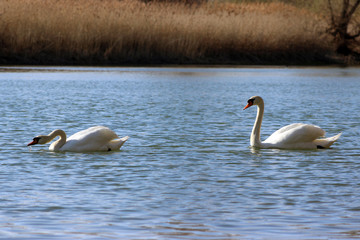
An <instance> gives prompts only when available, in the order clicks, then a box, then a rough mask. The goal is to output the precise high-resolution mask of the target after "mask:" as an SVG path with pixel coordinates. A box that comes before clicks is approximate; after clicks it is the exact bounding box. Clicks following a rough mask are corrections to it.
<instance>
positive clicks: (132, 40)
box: [0, 0, 333, 65]
mask: <svg viewBox="0 0 360 240" xmlns="http://www.w3.org/2000/svg"><path fill="white" fill-rule="evenodd" d="M325 28H326V24H325V22H324V21H323V20H322V19H321V18H320V17H317V16H316V15H315V14H313V13H310V12H308V11H306V10H304V9H299V8H296V7H294V6H292V5H287V4H284V3H257V4H254V3H240V4H236V3H206V4H201V5H192V6H189V5H183V4H174V3H172V4H170V3H154V2H153V3H144V2H140V1H136V0H123V1H117V0H102V1H100V0H61V1H58V0H47V1H43V0H17V1H11V0H3V1H0V64H50V65H52V64H56V65H57V64H73V65H95V64H96V65H116V64H322V63H327V62H328V61H329V59H328V56H329V54H331V53H332V52H333V46H332V44H331V41H330V39H328V38H327V37H326V35H325V34H324V32H325Z"/></svg>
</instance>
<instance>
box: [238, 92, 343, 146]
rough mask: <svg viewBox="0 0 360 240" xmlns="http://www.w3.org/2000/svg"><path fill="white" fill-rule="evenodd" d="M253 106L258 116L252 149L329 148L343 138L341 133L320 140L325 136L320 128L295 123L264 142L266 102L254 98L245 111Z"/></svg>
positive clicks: (253, 130) (281, 129)
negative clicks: (262, 136)
mask: <svg viewBox="0 0 360 240" xmlns="http://www.w3.org/2000/svg"><path fill="white" fill-rule="evenodd" d="M253 105H256V106H257V116H256V120H255V123H254V127H253V129H252V132H251V136H250V145H251V146H252V147H257V148H279V149H317V148H329V147H330V146H331V145H332V144H333V143H334V142H335V141H336V140H338V139H339V137H340V136H341V133H339V134H337V135H335V136H333V137H329V138H322V139H319V138H320V137H323V136H325V131H324V130H323V129H321V128H320V127H318V126H315V125H310V124H304V123H293V124H290V125H287V126H285V127H282V128H280V129H279V130H277V131H276V132H274V133H273V134H271V135H270V137H268V138H267V139H266V140H265V141H263V142H262V141H261V140H260V129H261V123H262V119H263V115H264V101H263V99H262V98H261V97H259V96H253V97H251V98H250V99H249V100H248V102H247V105H246V106H245V107H244V109H243V110H245V109H247V108H249V107H251V106H253Z"/></svg>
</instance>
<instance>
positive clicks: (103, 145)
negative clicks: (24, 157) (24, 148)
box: [28, 126, 129, 152]
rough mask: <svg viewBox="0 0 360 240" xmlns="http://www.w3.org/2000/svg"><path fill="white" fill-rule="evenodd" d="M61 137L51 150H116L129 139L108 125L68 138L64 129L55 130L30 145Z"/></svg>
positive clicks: (89, 129) (51, 146) (36, 138)
mask: <svg viewBox="0 0 360 240" xmlns="http://www.w3.org/2000/svg"><path fill="white" fill-rule="evenodd" d="M57 136H59V137H60V138H59V139H58V140H57V141H55V142H53V143H52V144H51V145H50V147H49V150H50V151H70V152H95V151H116V150H119V149H120V147H121V146H122V145H123V144H124V143H125V142H126V140H128V138H129V137H128V136H126V137H123V138H120V139H119V137H118V135H117V134H116V133H115V132H113V131H112V130H110V129H109V128H107V127H103V126H95V127H91V128H88V129H85V130H82V131H80V132H77V133H75V134H74V135H72V136H70V137H69V138H68V139H66V134H65V132H64V131H63V130H60V129H58V130H54V131H52V132H51V133H50V134H49V135H39V136H36V137H35V138H34V139H33V141H32V142H31V143H29V144H28V146H31V145H35V144H46V143H48V142H50V141H51V140H53V139H54V138H55V137H57Z"/></svg>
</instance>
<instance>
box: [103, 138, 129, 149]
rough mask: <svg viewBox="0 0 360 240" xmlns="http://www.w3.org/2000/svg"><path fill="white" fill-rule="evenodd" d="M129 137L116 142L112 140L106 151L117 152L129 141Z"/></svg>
mask: <svg viewBox="0 0 360 240" xmlns="http://www.w3.org/2000/svg"><path fill="white" fill-rule="evenodd" d="M129 138H130V137H129V136H126V137H122V138H120V139H117V140H113V141H111V142H110V144H109V146H108V147H107V148H108V149H107V151H115V150H119V149H120V148H121V146H122V145H123V144H124V143H125V142H126V141H127V140H128V139H129Z"/></svg>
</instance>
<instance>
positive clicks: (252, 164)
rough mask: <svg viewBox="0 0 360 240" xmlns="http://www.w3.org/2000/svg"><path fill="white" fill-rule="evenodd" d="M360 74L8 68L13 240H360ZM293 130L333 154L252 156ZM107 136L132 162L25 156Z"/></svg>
mask: <svg viewBox="0 0 360 240" xmlns="http://www.w3.org/2000/svg"><path fill="white" fill-rule="evenodd" d="M359 79H360V69H358V68H60V67H59V68H55V67H53V68H45V67H44V68H35V67H26V68H23V67H14V68H5V67H3V68H0V102H1V112H0V131H1V134H0V189H1V192H0V238H1V239H53V238H55V239H217V240H220V239H359V238H360V145H359V139H360V129H359V125H360V104H359V102H360V94H359V89H360V80H359ZM253 95H261V96H262V97H263V98H264V100H265V116H264V122H263V129H262V134H263V139H265V138H266V136H268V135H269V134H271V133H272V132H273V131H275V130H277V129H278V128H279V127H281V126H283V125H286V124H290V123H293V122H305V123H313V124H317V125H320V126H321V127H322V128H324V129H325V130H326V132H327V135H328V136H330V135H335V134H337V133H339V132H343V135H342V137H341V138H340V140H339V141H338V142H337V143H335V144H334V145H333V149H330V150H316V151H288V150H287V151H285V150H253V149H251V148H249V134H250V132H251V129H252V125H253V122H254V119H255V115H256V108H250V109H248V110H246V111H242V108H243V107H244V106H245V105H246V101H247V99H248V98H249V97H251V96H253ZM93 125H106V126H108V127H110V128H111V129H113V130H114V131H116V132H117V133H118V134H119V135H120V136H125V135H129V136H130V137H131V138H130V139H129V140H128V142H126V143H125V145H124V146H123V147H122V150H121V151H118V152H110V153H86V154H83V153H53V152H49V151H48V149H47V146H45V145H41V146H40V145H37V146H34V147H33V148H32V149H31V150H30V149H29V148H27V146H26V144H27V143H28V142H30V141H31V140H32V138H33V137H34V136H36V135H38V134H48V133H50V132H51V131H52V130H54V129H57V128H61V129H63V130H65V131H66V132H67V133H68V134H69V135H70V134H73V133H75V132H77V131H79V130H82V129H85V128H88V127H90V126H93Z"/></svg>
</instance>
